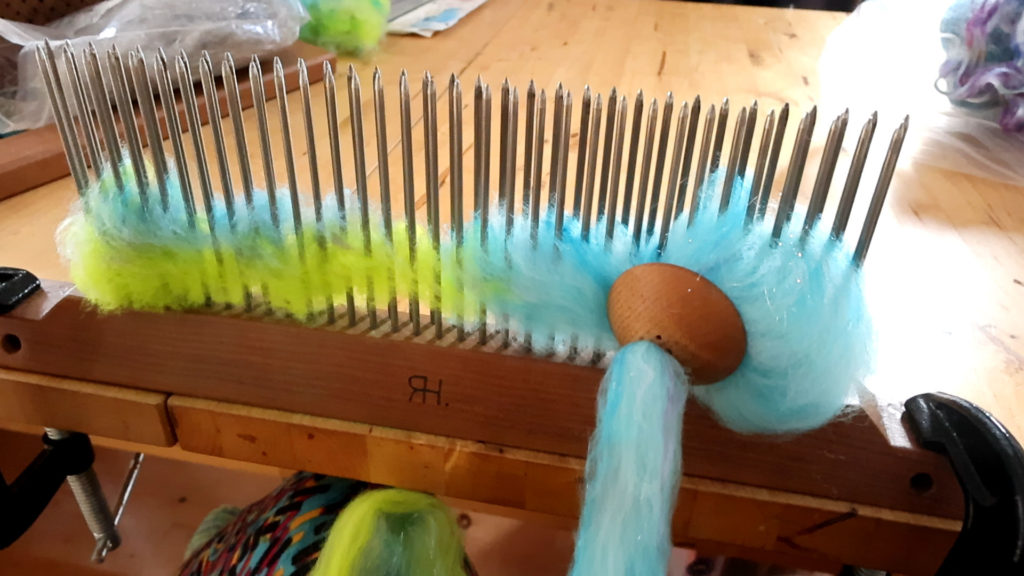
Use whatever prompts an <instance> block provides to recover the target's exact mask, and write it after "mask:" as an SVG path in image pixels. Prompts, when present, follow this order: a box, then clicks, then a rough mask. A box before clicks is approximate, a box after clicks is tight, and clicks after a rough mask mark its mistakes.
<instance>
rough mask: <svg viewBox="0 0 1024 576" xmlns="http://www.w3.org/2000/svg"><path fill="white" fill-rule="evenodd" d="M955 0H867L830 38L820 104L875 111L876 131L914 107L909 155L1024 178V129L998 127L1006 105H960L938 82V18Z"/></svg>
mask: <svg viewBox="0 0 1024 576" xmlns="http://www.w3.org/2000/svg"><path fill="white" fill-rule="evenodd" d="M953 2H954V0H867V1H866V2H864V3H863V4H861V5H860V6H859V7H858V8H857V9H856V10H855V11H854V12H853V13H852V14H851V15H850V16H849V17H848V18H847V19H846V20H844V21H843V23H842V24H840V25H839V27H838V28H836V30H835V31H834V32H833V33H832V35H831V36H830V37H829V39H828V42H827V43H826V45H825V50H824V51H823V53H822V56H821V60H820V62H819V77H820V81H821V100H820V102H819V106H820V107H821V108H822V109H823V112H825V113H826V114H825V115H824V117H832V116H831V115H832V114H833V113H839V112H841V111H842V110H843V109H844V108H850V112H851V116H853V117H857V118H863V117H866V116H867V115H868V114H870V113H871V112H872V111H875V110H877V111H878V113H879V131H878V134H889V133H891V128H893V127H895V125H896V124H897V123H898V122H899V121H901V120H902V119H903V117H904V116H905V115H907V114H909V115H910V131H909V133H908V135H907V140H906V143H905V145H904V149H903V150H904V151H903V155H904V157H908V156H909V157H910V158H911V159H913V160H916V161H918V162H921V163H924V164H930V165H934V166H940V167H943V168H947V169H951V170H956V171H959V172H963V173H967V174H972V175H976V176H981V177H985V178H990V179H994V180H1000V181H1004V182H1010V183H1013V184H1016V185H1024V135H1021V134H1009V133H1006V132H1004V131H1003V130H1002V128H1000V126H999V116H1000V113H1001V110H1000V108H998V107H995V108H976V109H975V108H967V107H963V106H956V105H954V104H952V103H950V101H949V99H948V98H947V97H946V96H944V95H943V94H942V93H941V92H940V91H939V89H938V88H937V87H936V81H937V80H938V78H939V69H940V66H941V65H942V62H943V61H944V60H945V58H946V54H945V51H944V50H943V46H942V36H941V32H940V24H941V22H942V18H943V16H944V15H945V14H946V12H947V10H948V9H949V7H950V6H951V5H952V4H953ZM876 138H877V136H876Z"/></svg>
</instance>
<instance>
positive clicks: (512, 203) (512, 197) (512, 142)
mask: <svg viewBox="0 0 1024 576" xmlns="http://www.w3.org/2000/svg"><path fill="white" fill-rule="evenodd" d="M509 106H510V108H511V109H510V110H509V134H508V139H509V143H508V155H509V157H508V165H509V169H508V170H509V174H508V179H509V182H508V193H507V194H506V208H505V236H506V237H511V236H512V228H513V226H515V214H516V143H517V141H518V139H519V138H518V129H517V128H518V127H519V88H512V101H511V103H510V104H509Z"/></svg>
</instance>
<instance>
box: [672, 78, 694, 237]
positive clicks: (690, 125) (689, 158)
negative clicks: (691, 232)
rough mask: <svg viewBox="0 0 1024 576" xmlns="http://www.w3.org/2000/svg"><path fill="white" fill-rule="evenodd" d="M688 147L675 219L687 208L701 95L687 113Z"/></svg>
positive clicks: (680, 178) (681, 175) (680, 177)
mask: <svg viewBox="0 0 1024 576" xmlns="http://www.w3.org/2000/svg"><path fill="white" fill-rule="evenodd" d="M687 116H688V118H687V120H686V148H685V149H684V150H683V166H682V168H681V169H680V174H679V181H678V182H679V187H678V189H677V190H676V192H675V196H676V200H675V204H676V208H675V210H676V211H675V220H678V219H679V216H680V215H681V214H682V213H683V210H684V209H685V208H686V206H685V204H686V192H687V188H688V187H689V184H690V168H691V166H693V150H694V149H695V148H696V147H697V125H698V124H699V123H700V95H697V96H694V98H693V105H692V106H691V107H690V110H689V112H688V113H687Z"/></svg>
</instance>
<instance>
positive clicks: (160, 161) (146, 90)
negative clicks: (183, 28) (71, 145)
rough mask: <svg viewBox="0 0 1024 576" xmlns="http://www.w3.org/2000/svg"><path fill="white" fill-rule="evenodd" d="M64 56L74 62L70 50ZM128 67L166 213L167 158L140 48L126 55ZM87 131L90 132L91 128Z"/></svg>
mask: <svg viewBox="0 0 1024 576" xmlns="http://www.w3.org/2000/svg"><path fill="white" fill-rule="evenodd" d="M65 56H66V60H69V61H70V62H75V58H74V57H73V56H71V52H70V50H68V52H67V53H66V54H65ZM75 66H77V64H76V65H75ZM128 66H129V68H131V71H132V78H134V80H135V100H136V101H137V102H138V103H139V110H140V111H141V112H142V121H143V124H144V125H145V127H146V140H148V141H149V154H150V157H152V159H153V160H152V162H153V173H154V177H153V179H154V180H156V186H157V190H159V193H160V206H161V208H162V209H163V210H164V211H166V210H167V208H168V205H169V202H168V198H167V158H166V157H165V156H164V143H163V137H162V136H161V135H160V123H159V122H158V121H157V118H156V99H155V98H154V97H153V87H152V86H151V85H150V82H149V67H148V66H147V64H146V56H145V54H143V52H142V48H141V47H139V48H136V49H135V50H132V51H131V52H130V53H129V54H128ZM76 74H77V73H76ZM79 90H81V83H79ZM80 97H81V96H80ZM89 131H90V132H91V131H92V127H91V126H90V127H89ZM95 137H96V135H95V134H92V136H91V139H94V138H95ZM92 146H93V144H90V148H92ZM96 157H98V154H96Z"/></svg>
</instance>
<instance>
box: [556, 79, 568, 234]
mask: <svg viewBox="0 0 1024 576" xmlns="http://www.w3.org/2000/svg"><path fill="white" fill-rule="evenodd" d="M571 132H572V92H569V91H568V90H566V92H565V102H564V103H563V116H562V139H561V141H560V142H559V143H558V149H559V150H558V172H557V173H556V174H552V177H553V178H556V181H557V184H556V186H555V238H556V239H558V240H561V239H562V232H563V229H564V219H565V194H566V188H567V187H568V186H567V184H566V181H565V179H566V176H567V174H566V172H567V171H568V169H569V134H570V133H571ZM554 145H555V143H554V142H552V148H553V147H554Z"/></svg>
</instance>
